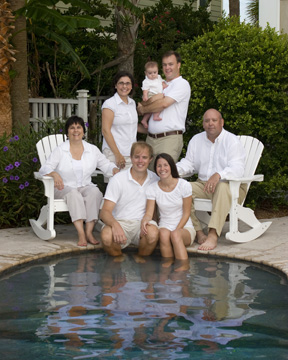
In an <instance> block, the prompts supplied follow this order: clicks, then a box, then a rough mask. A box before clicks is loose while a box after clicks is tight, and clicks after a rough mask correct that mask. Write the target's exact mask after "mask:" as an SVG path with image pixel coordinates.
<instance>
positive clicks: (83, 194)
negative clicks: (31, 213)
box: [54, 185, 103, 222]
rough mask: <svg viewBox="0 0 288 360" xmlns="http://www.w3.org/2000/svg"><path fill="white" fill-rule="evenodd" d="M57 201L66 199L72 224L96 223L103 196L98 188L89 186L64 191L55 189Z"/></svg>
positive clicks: (66, 187) (67, 188)
mask: <svg viewBox="0 0 288 360" xmlns="http://www.w3.org/2000/svg"><path fill="white" fill-rule="evenodd" d="M54 193H55V199H64V200H65V201H66V203H67V207H68V210H69V214H70V216H71V220H72V222H74V221H76V220H80V219H82V220H86V222H90V221H96V220H98V217H99V209H100V206H101V202H102V199H103V195H102V193H101V191H100V190H99V189H98V187H97V186H93V185H88V186H83V187H80V188H77V189H73V188H71V187H69V186H65V187H64V189H63V190H58V189H54Z"/></svg>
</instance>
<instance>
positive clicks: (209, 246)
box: [198, 228, 218, 251]
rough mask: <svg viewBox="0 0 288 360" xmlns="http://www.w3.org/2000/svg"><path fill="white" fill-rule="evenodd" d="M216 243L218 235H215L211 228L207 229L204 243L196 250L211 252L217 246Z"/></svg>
mask: <svg viewBox="0 0 288 360" xmlns="http://www.w3.org/2000/svg"><path fill="white" fill-rule="evenodd" d="M217 241H218V235H217V233H216V230H215V229H213V228H211V229H209V232H208V236H207V239H206V241H204V243H203V244H202V245H200V246H199V247H198V250H204V251H207V250H213V249H215V248H216V246H217Z"/></svg>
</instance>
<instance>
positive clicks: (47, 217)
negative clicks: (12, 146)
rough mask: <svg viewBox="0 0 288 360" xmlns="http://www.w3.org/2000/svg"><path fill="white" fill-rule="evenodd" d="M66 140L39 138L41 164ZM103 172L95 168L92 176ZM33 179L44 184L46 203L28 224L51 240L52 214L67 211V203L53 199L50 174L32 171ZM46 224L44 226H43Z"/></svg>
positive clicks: (38, 147) (58, 137) (53, 230)
mask: <svg viewBox="0 0 288 360" xmlns="http://www.w3.org/2000/svg"><path fill="white" fill-rule="evenodd" d="M65 140H66V135H62V134H56V135H49V136H46V137H44V138H43V139H41V140H39V141H38V142H37V144H36V148H37V152H38V156H39V160H40V163H41V165H43V164H44V163H45V162H46V160H47V159H48V157H49V155H50V154H51V153H52V151H53V150H54V149H55V148H56V147H57V146H59V145H60V144H62V143H63V142H64V141H65ZM98 174H103V173H102V171H100V170H95V171H94V172H93V174H92V176H97V175H98ZM34 177H35V179H38V180H41V181H42V182H43V184H44V194H45V196H46V197H47V205H44V206H43V207H42V208H41V211H40V215H39V217H38V219H37V220H35V219H29V221H30V225H31V227H32V229H33V231H34V232H35V234H36V235H37V236H38V237H39V238H40V239H42V240H52V239H54V238H55V237H56V231H55V229H54V214H55V213H56V212H63V211H68V207H67V204H66V202H65V200H63V199H54V179H53V177H51V176H41V175H40V174H39V172H34ZM45 225H46V227H44V226H45Z"/></svg>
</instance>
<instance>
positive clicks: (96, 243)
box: [86, 234, 100, 245]
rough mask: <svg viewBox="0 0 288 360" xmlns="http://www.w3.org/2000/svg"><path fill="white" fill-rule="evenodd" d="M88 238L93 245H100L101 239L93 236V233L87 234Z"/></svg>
mask: <svg viewBox="0 0 288 360" xmlns="http://www.w3.org/2000/svg"><path fill="white" fill-rule="evenodd" d="M86 238H87V240H88V242H89V243H90V244H92V245H99V244H100V241H98V240H96V239H95V238H94V236H93V234H86Z"/></svg>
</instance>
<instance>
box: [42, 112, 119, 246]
mask: <svg viewBox="0 0 288 360" xmlns="http://www.w3.org/2000/svg"><path fill="white" fill-rule="evenodd" d="M85 131H86V129H85V124H84V120H83V119H82V118H80V117H78V116H71V117H70V118H69V119H68V120H67V121H66V124H65V134H66V135H67V140H66V141H65V142H63V143H62V144H61V145H59V146H58V147H57V148H55V149H54V151H53V152H52V153H51V155H50V156H49V158H48V159H47V161H46V163H45V164H44V165H42V167H41V169H40V170H39V172H40V174H41V175H47V176H52V177H53V178H54V187H55V189H54V194H55V195H54V196H55V199H65V201H66V203H67V206H68V210H69V214H70V216H71V219H72V222H73V224H74V225H75V228H76V230H77V232H78V239H79V240H78V244H77V245H78V246H87V242H89V243H91V244H93V245H97V244H99V242H98V241H97V240H96V239H95V238H94V236H93V233H92V231H93V228H94V225H95V223H96V222H97V220H98V216H99V209H100V205H101V202H102V199H103V195H102V193H101V192H100V190H99V189H98V187H97V186H96V185H95V184H93V183H92V180H91V175H92V173H93V171H94V170H96V168H99V169H100V170H102V171H103V172H104V173H105V174H106V176H108V177H110V176H112V175H114V174H115V173H116V172H118V171H119V169H118V168H117V167H116V165H115V164H114V163H112V162H110V161H109V160H108V159H107V158H106V157H105V156H104V155H103V154H102V153H101V151H100V150H99V149H98V148H97V146H95V145H92V144H89V143H87V142H86V141H84V140H83V139H84V134H85ZM84 221H85V222H86V224H85V228H84Z"/></svg>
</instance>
